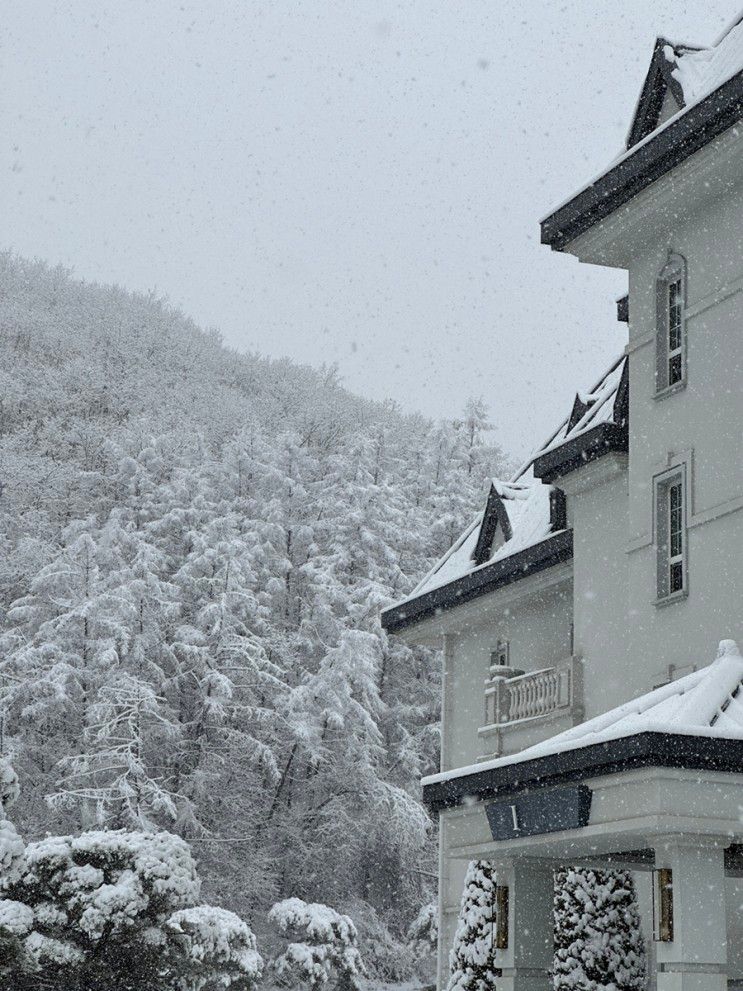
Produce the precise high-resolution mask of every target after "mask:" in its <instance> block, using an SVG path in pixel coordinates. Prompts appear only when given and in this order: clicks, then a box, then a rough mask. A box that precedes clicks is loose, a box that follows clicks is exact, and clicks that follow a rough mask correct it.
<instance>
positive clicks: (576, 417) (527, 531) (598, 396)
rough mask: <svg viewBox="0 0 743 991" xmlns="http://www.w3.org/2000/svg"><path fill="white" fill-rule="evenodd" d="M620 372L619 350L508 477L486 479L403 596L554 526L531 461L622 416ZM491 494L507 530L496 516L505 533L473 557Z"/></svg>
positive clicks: (546, 490)
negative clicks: (481, 499)
mask: <svg viewBox="0 0 743 991" xmlns="http://www.w3.org/2000/svg"><path fill="white" fill-rule="evenodd" d="M626 376H627V359H626V358H625V357H624V356H622V357H620V358H617V359H616V360H615V361H613V362H612V364H611V366H610V367H609V369H608V371H606V372H605V373H604V374H603V375H602V376H601V378H600V379H599V380H598V382H596V384H595V385H594V386H593V387H592V388H591V389H589V390H588V391H587V392H579V393H577V395H576V397H575V401H574V402H573V407H572V410H571V412H570V414H569V415H568V416H567V417H566V418H565V419H564V420H563V421H562V423H561V424H560V426H559V427H558V428H557V430H556V431H555V432H554V433H552V434H550V436H549V438H548V439H547V441H546V442H545V443H544V444H542V445H541V446H540V447H539V448H538V450H537V451H536V452H535V453H534V454H533V455H532V456H531V457H530V458H529V460H528V461H527V462H526V464H525V465H524V466H523V467H522V468H520V469H519V471H517V472H516V474H515V475H514V477H513V478H512V479H511V480H510V481H502V480H501V479H498V478H494V479H492V480H491V486H490V490H489V495H488V504H487V506H486V507H485V508H484V509H483V510H482V512H480V513H478V514H477V516H476V517H475V519H474V520H473V521H472V522H471V523H470V525H469V526H468V527H467V529H466V530H465V531H464V533H462V535H461V536H460V537H459V539H458V540H457V541H456V542H455V543H454V545H453V546H452V547H451V548H450V549H449V550H448V551H447V552H446V554H444V556H443V557H442V558H441V559H440V560H439V561H438V562H437V563H436V564H435V565H434V567H433V568H432V569H431V570H430V571H429V572H428V574H427V575H426V576H425V577H424V578H423V580H422V581H421V582H419V584H418V585H417V586H416V587H415V588H414V589H413V591H412V592H411V593H410V595H409V596H408V599H407V600H405V601H409V600H410V599H415V598H417V597H418V596H420V595H423V594H424V593H425V592H430V591H432V590H433V589H435V588H441V587H442V586H443V585H447V584H448V583H449V582H453V581H456V580H457V579H458V578H462V577H463V576H464V575H466V574H470V573H471V572H473V571H477V570H478V569H479V568H484V567H487V566H488V565H490V564H493V563H494V562H496V561H500V560H503V559H504V558H506V557H510V556H511V555H512V554H516V553H518V552H519V551H522V550H525V549H526V548H527V547H532V546H534V545H535V544H538V543H540V542H541V541H542V540H546V539H547V537H549V536H550V535H551V534H553V533H555V532H557V527H556V525H555V518H554V514H553V511H552V504H551V493H553V492H554V488H553V486H551V485H546V484H545V483H544V482H542V481H540V479H538V478H536V477H535V476H534V471H533V467H532V466H533V463H534V461H535V460H536V459H537V458H538V457H539V456H540V455H542V454H544V453H546V452H547V451H553V450H556V449H557V448H558V447H560V446H561V445H562V444H566V443H567V442H568V441H570V440H573V439H574V438H576V437H580V436H581V435H582V434H585V433H587V432H588V431H589V430H592V429H593V428H594V427H597V426H598V425H599V424H601V423H620V422H623V418H625V417H626V409H625V402H626V381H627V379H626ZM493 494H495V495H496V496H497V497H498V500H497V501H498V512H505V514H506V516H507V524H508V527H507V529H508V530H509V531H510V533H508V534H504V533H503V530H504V529H506V528H505V527H503V525H502V524H503V521H502V520H501V533H502V535H503V536H504V537H505V539H504V540H502V541H497V540H496V541H493V545H492V551H491V552H490V553H489V554H488V555H487V557H486V558H483V559H482V560H480V561H477V560H476V555H475V551H476V548H477V547H478V542H479V541H480V537H481V534H482V531H483V528H484V526H485V525H486V522H487V514H488V512H491V511H492V497H493Z"/></svg>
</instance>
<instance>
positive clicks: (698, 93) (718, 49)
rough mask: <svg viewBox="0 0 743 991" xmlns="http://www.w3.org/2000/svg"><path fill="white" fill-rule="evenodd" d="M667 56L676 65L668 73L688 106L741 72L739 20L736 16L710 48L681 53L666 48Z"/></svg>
mask: <svg viewBox="0 0 743 991" xmlns="http://www.w3.org/2000/svg"><path fill="white" fill-rule="evenodd" d="M667 57H668V59H669V61H671V62H675V64H676V67H675V68H674V69H673V71H672V75H673V77H674V79H676V80H677V81H678V82H679V83H680V85H681V89H682V91H683V94H684V103H685V109H688V108H689V107H691V106H693V105H694V104H696V103H699V101H700V100H703V99H704V97H705V96H708V95H709V94H710V93H712V92H714V90H716V89H717V88H718V86H722V84H723V83H726V82H727V81H728V79H732V77H733V76H735V75H737V73H739V72H741V71H743V20H741V18H738V19H737V21H736V23H735V24H733V26H732V27H731V28H730V29H729V30H728V31H727V32H726V33H725V34H724V35H723V36H722V37H721V38H720V39H719V41H718V42H717V44H715V45H713V46H712V47H711V48H702V49H699V50H697V51H685V52H684V53H683V54H681V55H676V54H675V53H674V51H673V50H672V49H670V50H669V51H668V53H667Z"/></svg>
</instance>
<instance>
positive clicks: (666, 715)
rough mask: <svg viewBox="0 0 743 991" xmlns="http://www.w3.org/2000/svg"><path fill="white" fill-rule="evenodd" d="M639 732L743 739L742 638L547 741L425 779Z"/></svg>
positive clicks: (428, 781) (459, 774) (432, 780)
mask: <svg viewBox="0 0 743 991" xmlns="http://www.w3.org/2000/svg"><path fill="white" fill-rule="evenodd" d="M637 733H675V734H681V735H684V736H701V737H718V738H720V737H721V738H723V739H734V740H741V739H743V657H741V654H740V651H739V650H738V645H737V644H736V642H735V641H734V640H721V641H720V646H719V648H718V654H717V658H716V659H715V660H714V661H713V662H712V663H711V664H709V665H708V666H706V667H704V668H702V669H701V670H699V671H693V672H692V673H691V674H687V675H686V676H685V677H683V678H679V679H678V681H672V682H670V683H669V684H668V685H662V686H661V687H660V688H656V689H654V690H653V691H652V692H648V693H647V694H646V695H641V696H640V697H639V698H636V699H633V700H632V701H631V702H625V703H624V705H620V706H618V707H617V708H615V709H610V710H609V712H604V713H602V714H601V715H600V716H596V717H595V718H594V719H589V720H587V721H586V722H584V723H580V724H579V725H578V726H573V727H571V728H570V729H568V730H565V731H564V732H563V733H558V734H557V735H556V736H553V737H550V738H549V739H548V740H544V741H543V742H542V743H537V744H536V745H535V746H533V747H528V748H527V749H526V750H522V751H520V752H519V753H517V754H511V755H509V756H508V757H499V758H497V759H495V760H489V761H482V762H481V763H479V764H471V765H470V766H468V767H459V768H456V769H454V770H452V771H444V772H443V773H440V774H433V775H430V776H429V777H427V778H424V779H423V784H434V783H436V782H439V781H449V780H452V779H454V778H458V777H464V776H466V775H468V774H474V773H475V772H478V771H488V770H491V769H494V768H497V767H505V766H507V765H509V764H518V763H521V762H522V761H526V760H533V759H534V758H536V757H545V756H546V755H547V754H556V753H563V752H564V751H566V750H576V749H578V748H580V747H588V746H591V745H592V744H594V743H604V742H606V741H608V740H617V739H620V738H621V737H625V736H634V735H635V734H637Z"/></svg>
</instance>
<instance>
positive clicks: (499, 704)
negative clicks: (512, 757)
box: [477, 657, 583, 757]
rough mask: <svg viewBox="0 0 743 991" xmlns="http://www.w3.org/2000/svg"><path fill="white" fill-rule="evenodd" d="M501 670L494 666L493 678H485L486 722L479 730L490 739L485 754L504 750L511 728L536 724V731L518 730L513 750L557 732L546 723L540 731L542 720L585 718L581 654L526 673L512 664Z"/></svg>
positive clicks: (548, 721) (546, 721) (568, 721)
mask: <svg viewBox="0 0 743 991" xmlns="http://www.w3.org/2000/svg"><path fill="white" fill-rule="evenodd" d="M502 671H503V673H499V669H498V668H497V667H494V668H491V669H490V678H488V680H487V681H486V682H485V723H484V725H483V726H481V727H480V729H479V730H478V731H477V732H478V735H479V736H480V738H481V739H482V740H483V742H485V741H487V743H488V753H487V755H486V756H488V757H492V756H498V755H500V754H502V753H504V752H505V751H504V736H505V734H506V733H510V732H511V731H516V730H518V729H523V730H527V729H530V728H531V726H532V725H535V724H536V725H535V732H533V733H523V732H522V733H515V736H514V746H513V747H511V746H509V748H508V750H509V752H511V753H513V752H514V751H515V750H520V749H522V746H528V745H530V744H531V743H536V742H538V740H539V739H541V738H543V737H547V736H550V735H551V734H552V733H553V732H557V729H556V728H553V727H551V726H550V727H547V726H545V730H546V732H545V733H544V734H540V733H539V729H538V724H539V723H540V722H544V723H545V724H549V723H552V722H555V721H558V720H561V721H564V724H565V725H566V726H571V725H575V724H576V723H578V722H580V721H581V720H582V718H583V664H582V661H581V659H580V658H578V657H569V658H566V659H565V660H562V661H559V662H558V663H557V664H555V666H554V667H549V668H541V669H540V670H538V671H529V672H528V673H526V674H523V673H514V672H513V669H510V668H506V669H502ZM517 738H518V740H517ZM522 738H523V739H522ZM509 743H510V740H509Z"/></svg>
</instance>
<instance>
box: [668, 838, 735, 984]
mask: <svg viewBox="0 0 743 991" xmlns="http://www.w3.org/2000/svg"><path fill="white" fill-rule="evenodd" d="M726 842H729V841H722V842H720V843H717V842H716V841H715V839H714V838H710V837H700V836H689V837H685V836H673V837H668V838H667V839H662V840H660V841H658V840H657V839H656V840H654V844H655V865H656V868H660V867H666V868H670V869H671V872H672V893H673V894H672V906H673V907H672V915H673V922H672V934H671V935H672V938H671V939H670V940H668V941H665V942H657V943H656V959H657V968H658V991H726V988H727V919H726V911H725V864H724V857H725V845H726ZM656 911H657V905H656Z"/></svg>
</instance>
